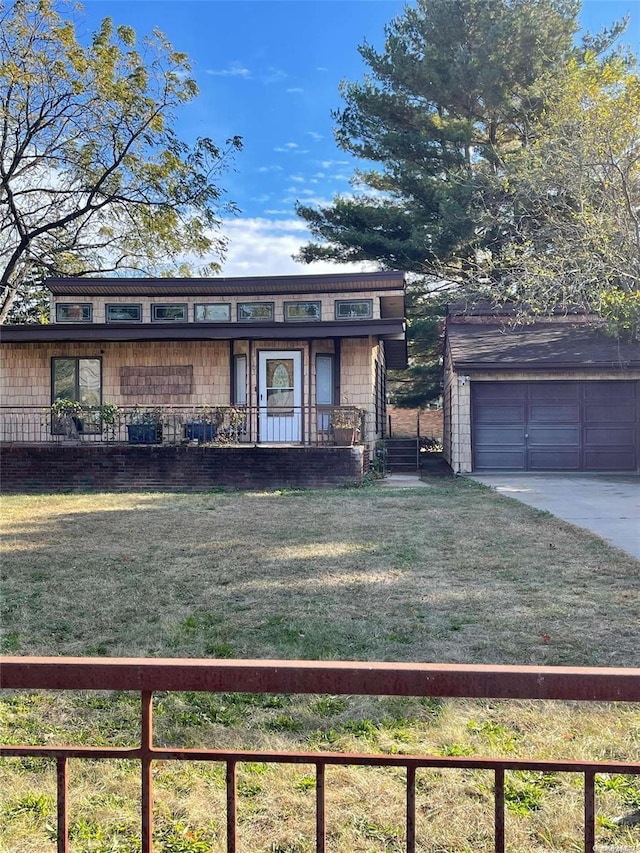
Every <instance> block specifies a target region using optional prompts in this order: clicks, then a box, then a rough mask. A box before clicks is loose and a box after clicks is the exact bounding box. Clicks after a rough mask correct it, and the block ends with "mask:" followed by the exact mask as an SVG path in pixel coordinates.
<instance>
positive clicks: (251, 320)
mask: <svg viewBox="0 0 640 853" xmlns="http://www.w3.org/2000/svg"><path fill="white" fill-rule="evenodd" d="M246 305H267V306H269V308H270V309H271V316H270V317H241V316H240V310H241V309H242V308H243V307H245V306H246ZM236 317H237V318H238V323H270V322H273V320H274V318H275V302H257V301H255V300H252V301H251V302H238V304H237V306H236Z"/></svg>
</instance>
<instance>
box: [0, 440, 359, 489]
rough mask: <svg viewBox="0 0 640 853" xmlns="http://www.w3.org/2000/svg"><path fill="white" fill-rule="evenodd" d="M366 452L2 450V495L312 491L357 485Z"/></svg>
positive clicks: (172, 448)
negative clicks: (229, 490)
mask: <svg viewBox="0 0 640 853" xmlns="http://www.w3.org/2000/svg"><path fill="white" fill-rule="evenodd" d="M367 468H368V458H367V453H366V451H365V449H364V448H363V447H278V448H274V447H268V448H267V447H254V446H251V447H178V446H163V445H157V446H156V445H151V446H129V445H99V444H96V445H71V444H63V443H60V444H54V445H51V444H50V445H28V444H5V445H3V446H2V447H1V448H0V473H1V478H0V490H1V491H2V492H4V493H5V494H18V493H23V492H63V491H64V492H66V491H74V492H75V491H107V492H118V491H138V490H149V491H194V492H195V491H205V490H207V489H211V488H215V487H216V486H226V487H228V488H237V489H256V488H260V489H277V488H281V487H297V488H305V487H306V488H313V487H316V486H340V485H346V484H351V483H359V482H361V481H362V477H363V473H364V471H365V470H367Z"/></svg>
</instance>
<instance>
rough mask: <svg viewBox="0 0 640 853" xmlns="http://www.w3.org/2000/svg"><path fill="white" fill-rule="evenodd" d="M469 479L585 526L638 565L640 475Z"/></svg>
mask: <svg viewBox="0 0 640 853" xmlns="http://www.w3.org/2000/svg"><path fill="white" fill-rule="evenodd" d="M471 479H473V480H477V481H478V482H479V483H485V485H487V486H491V488H493V489H495V490H496V491H498V492H500V494H503V495H506V496H507V497H510V498H515V499H516V500H519V501H522V502H523V503H526V504H529V506H534V507H536V508H537V509H544V510H547V512H550V513H552V514H553V515H556V516H558V518H562V519H564V520H565V521H570V522H571V524H576V525H577V526H578V527H585V528H586V529H587V530H591V531H592V532H593V533H596V534H597V535H598V536H602V537H603V539H606V540H607V541H608V542H610V543H611V544H612V545H615V546H616V547H618V548H622V549H623V550H624V551H626V552H627V553H628V554H631V555H633V556H634V557H636V558H637V559H639V560H640V476H634V475H633V474H628V475H625V474H573V475H569V474H478V475H475V474H474V475H471Z"/></svg>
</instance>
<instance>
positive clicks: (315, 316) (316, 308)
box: [284, 300, 320, 321]
mask: <svg viewBox="0 0 640 853" xmlns="http://www.w3.org/2000/svg"><path fill="white" fill-rule="evenodd" d="M284 319H285V320H292V321H295V320H319V319H320V302H319V301H316V300H314V301H312V302H285V303H284Z"/></svg>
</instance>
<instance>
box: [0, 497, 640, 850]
mask: <svg viewBox="0 0 640 853" xmlns="http://www.w3.org/2000/svg"><path fill="white" fill-rule="evenodd" d="M1 509H2V518H3V521H2V527H3V536H4V545H3V560H2V564H1V566H0V582H1V592H2V595H1V597H0V647H1V648H2V651H3V653H5V654H20V655H26V654H35V655H81V656H85V655H92V656H104V655H115V656H168V657H210V658H229V657H241V658H251V657H266V658H307V659H363V660H389V661H394V660H398V661H401V660H406V661H412V660H415V661H444V662H446V661H450V662H478V663H525V664H532V663H536V664H537V663H539V664H552V665H553V664H586V665H602V666H639V665H640V649H639V647H638V643H637V630H636V626H637V624H638V623H639V621H640V585H639V582H638V568H639V564H638V562H637V561H635V560H634V559H633V558H631V557H627V556H625V555H624V554H623V553H622V552H620V551H617V550H615V549H613V548H610V547H609V546H607V545H606V543H604V542H602V541H601V540H598V539H597V538H596V537H593V536H591V535H589V534H587V533H585V532H584V531H580V530H578V529H577V528H574V527H571V526H570V525H567V524H565V523H563V522H561V521H559V520H557V519H554V518H553V517H552V516H549V514H546V513H540V512H537V511H535V510H533V509H530V508H528V507H526V506H523V505H521V504H518V503H516V502H514V501H511V500H509V499H506V498H503V497H501V496H499V495H497V494H495V493H494V492H491V491H490V490H488V489H486V488H483V487H481V486H479V485H477V484H475V483H471V482H468V481H464V480H460V481H458V480H451V481H446V480H434V481H433V482H432V483H431V484H430V488H427V489H419V490H418V489H416V490H411V489H397V490H394V489H389V488H388V487H385V488H384V489H375V488H370V489H358V490H344V489H343V490H333V491H322V492H281V493H228V492H227V493H220V492H216V493H209V494H200V495H166V494H135V493H129V494H122V495H112V494H109V495H103V494H100V495H63V496H29V497H24V496H21V497H15V498H14V497H11V498H5V499H3V500H2V506H1ZM138 714H139V699H138V697H137V696H132V695H128V694H122V693H121V694H115V695H109V694H102V693H99V694H83V693H72V694H64V695H56V694H52V693H39V694H25V693H15V694H9V695H5V696H3V698H2V700H1V701H0V740H2V741H3V742H12V743H20V742H31V743H62V742H65V743H77V744H85V743H86V744H91V743H92V744H114V745H127V744H134V743H136V741H137V738H138V737H139V720H138ZM155 732H156V742H157V743H159V744H165V745H175V746H184V747H198V746H216V747H221V748H226V747H229V748H232V747H245V748H256V749H262V748H265V749H285V750H287V749H301V750H309V749H312V750H313V749H328V750H331V751H333V750H340V751H363V752H371V751H374V752H382V753H386V754H403V753H421V752H423V753H429V754H439V755H460V756H464V755H505V756H508V757H518V756H521V757H531V758H534V757H542V758H544V757H548V758H610V759H631V760H638V755H639V753H640V716H639V714H638V708H637V707H636V706H624V707H622V706H620V707H614V706H595V705H587V706H585V705H579V706H578V705H575V704H574V705H567V704H564V703H550V702H544V703H535V702H511V703H506V702H489V701H485V702H480V701H476V702H473V701H455V702H454V701H451V702H449V701H446V702H441V701H438V700H433V699H430V698H429V697H425V698H423V699H421V698H419V697H416V698H402V697H395V698H394V697H380V698H377V699H371V698H369V699H367V698H363V697H343V696H339V697H338V696H315V697H290V696H253V695H245V694H224V695H211V696H210V695H207V694H200V693H184V694H159V695H157V696H156V698H155ZM327 778H328V806H327V813H328V815H329V820H330V827H329V850H349V851H351V850H353V851H363V853H370V851H378V850H380V851H388V850H400V849H403V844H404V840H403V839H404V817H403V815H404V805H403V797H404V787H403V782H402V773H401V772H400V771H395V770H393V771H391V770H370V769H362V768H361V769H357V768H348V767H345V768H330V769H329V770H328V772H327ZM155 784H156V792H157V806H156V825H157V827H156V828H157V839H156V847H157V849H158V850H161V851H163V853H166V852H167V851H169V853H176V851H192V853H210V851H222V850H224V849H225V848H224V845H225V840H224V808H223V806H224V800H225V789H224V772H223V768H222V767H220V766H218V765H214V764H200V763H195V764H191V763H180V762H175V763H174V762H166V763H163V764H161V765H159V766H157V767H156V770H155ZM0 790H1V791H2V793H0V853H30V851H34V853H35V851H38V853H48V851H53V850H55V835H54V829H53V827H54V822H55V774H54V772H53V769H52V767H51V765H50V763H48V762H46V761H43V760H41V759H34V760H24V761H15V760H6V761H4V762H3V763H2V765H1V766H0ZM71 790H72V824H71V835H72V839H73V840H72V851H73V853H85V851H86V852H87V853H89V851H91V853H113V851H124V853H129V851H131V853H132V851H134V850H139V844H140V841H139V819H138V815H137V805H136V803H137V797H138V796H139V781H138V774H137V769H136V767H135V765H134V764H132V763H130V762H126V761H115V762H109V763H103V764H100V765H97V764H96V765H92V764H87V763H81V762H72V774H71ZM505 791H506V801H507V830H508V838H509V839H510V844H512V847H511V848H510V849H513V850H514V851H516V850H517V851H518V853H528V851H532V853H533V851H536V853H538V851H540V853H542V851H547V850H566V851H574V850H576V849H577V847H576V843H577V842H576V839H577V838H579V837H580V834H581V829H580V826H581V808H582V805H581V796H582V794H581V789H580V785H579V781H578V779H577V778H576V777H573V776H572V775H568V776H567V775H565V774H558V775H557V776H554V775H550V774H546V775H545V774H518V773H512V774H507V780H506V785H505ZM638 791H640V783H639V782H638V780H636V779H634V778H633V777H615V776H614V777H610V778H602V779H599V780H598V786H597V796H598V843H599V844H604V845H606V844H609V845H618V846H624V845H628V846H629V845H631V846H633V845H635V847H636V848H640V830H639V829H638V828H637V827H627V828H623V827H617V826H616V825H615V824H614V823H613V819H614V818H615V817H616V816H618V815H619V814H621V813H624V812H625V810H627V811H629V810H630V809H633V808H637V807H638V806H637V803H639V802H640V794H639V793H638ZM239 797H240V824H239V832H240V837H241V845H243V846H241V849H243V850H252V851H254V850H255V851H258V853H263V851H264V853H268V851H271V853H273V851H281V853H307V851H311V850H312V849H313V846H312V844H311V842H310V840H309V839H311V838H313V821H314V807H315V806H314V803H315V800H314V798H315V778H314V774H313V771H312V768H308V767H304V766H288V767H287V766H285V767H282V768H274V767H272V766H269V765H264V764H244V765H241V766H240V777H239ZM491 815H492V777H491V775H490V774H487V773H485V772H482V771H459V772H458V771H451V772H445V771H434V770H430V771H421V772H419V773H418V828H419V837H420V838H421V842H420V844H421V846H419V850H420V851H429V853H436V851H438V853H441V851H445V850H449V851H465V850H469V851H471V850H473V851H485V850H490V849H491V845H492V828H491Z"/></svg>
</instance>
